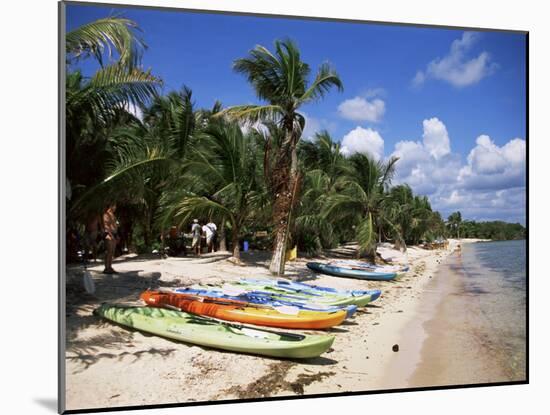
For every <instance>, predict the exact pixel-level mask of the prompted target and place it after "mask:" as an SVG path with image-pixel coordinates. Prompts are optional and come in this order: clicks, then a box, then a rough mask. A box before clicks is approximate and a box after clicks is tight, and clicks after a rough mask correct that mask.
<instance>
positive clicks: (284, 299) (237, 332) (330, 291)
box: [94, 263, 393, 359]
mask: <svg viewBox="0 0 550 415" xmlns="http://www.w3.org/2000/svg"><path fill="white" fill-rule="evenodd" d="M310 265H311V263H308V267H310V268H311V266H310ZM321 265H327V266H334V267H338V265H342V268H344V269H346V270H348V271H350V270H352V271H365V270H366V269H368V270H369V271H368V272H374V271H370V268H367V267H365V265H364V263H357V264H349V263H346V264H321ZM361 267H363V268H364V269H363V270H362V269H361ZM312 269H313V268H312ZM377 271H378V273H380V272H381V270H377ZM391 271H393V270H391ZM327 273H328V272H327ZM386 273H390V272H389V271H388V272H386ZM329 275H334V274H329ZM380 294H381V291H380V290H338V289H334V288H330V287H323V286H318V285H312V284H306V283H300V282H293V281H288V280H271V279H241V280H239V281H236V282H231V283H226V284H224V285H207V284H197V285H194V286H191V287H183V288H170V289H161V290H147V291H144V292H143V293H142V294H141V295H140V299H141V300H142V301H143V302H144V303H145V304H146V306H128V305H121V304H102V305H101V306H100V307H98V308H97V309H96V310H95V311H94V313H95V314H96V315H98V316H101V317H103V318H105V319H108V320H110V321H112V322H115V323H118V324H121V325H123V326H126V327H130V328H134V329H137V330H140V331H143V332H147V333H151V334H154V335H158V336H162V337H166V338H169V339H172V340H177V341H182V342H185V343H190V344H196V345H199V346H204V347H210V348H216V349H222V350H228V351H233V352H240V353H249V354H256V355H263V356H272V357H280V358H291V359H297V358H313V357H317V356H320V355H321V354H323V353H325V352H326V351H328V349H329V348H330V347H331V346H332V344H333V342H334V336H333V335H331V334H304V333H297V332H292V331H287V330H294V329H300V330H324V329H330V328H331V327H335V326H337V325H339V324H342V323H343V322H344V321H345V320H347V319H350V318H353V316H354V314H355V312H356V311H357V309H358V307H364V306H365V305H367V304H368V303H370V302H372V301H375V300H376V299H377V298H378V297H379V296H380Z"/></svg>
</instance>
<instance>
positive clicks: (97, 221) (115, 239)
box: [83, 203, 218, 274]
mask: <svg viewBox="0 0 550 415" xmlns="http://www.w3.org/2000/svg"><path fill="white" fill-rule="evenodd" d="M115 213H116V204H114V203H113V204H110V205H109V206H108V207H107V209H106V210H105V211H104V212H103V213H102V214H100V215H92V216H91V217H90V219H89V220H88V222H87V223H86V228H85V234H84V240H83V248H84V252H85V256H86V258H87V256H88V253H91V256H92V258H93V259H94V260H95V259H96V257H97V250H98V246H99V243H100V242H101V241H103V243H104V247H105V269H104V270H103V273H104V274H117V271H115V270H114V269H113V259H114V257H115V251H116V247H117V244H118V243H119V242H120V235H119V222H118V220H117V218H116V215H115ZM217 231H218V228H217V227H216V224H215V223H214V222H212V221H209V222H208V223H206V224H205V225H201V224H200V223H199V220H198V219H193V224H192V225H191V235H192V238H193V240H192V244H191V247H192V249H193V251H194V252H195V254H196V255H197V256H200V255H201V251H202V249H201V248H202V247H201V245H202V237H203V236H204V238H205V241H206V247H207V252H215V251H216V242H217V241H216V239H217V238H216V237H217ZM170 236H172V235H170Z"/></svg>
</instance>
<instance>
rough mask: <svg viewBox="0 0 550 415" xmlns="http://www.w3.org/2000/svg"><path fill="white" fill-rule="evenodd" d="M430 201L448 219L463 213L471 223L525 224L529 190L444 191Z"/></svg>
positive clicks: (515, 188) (517, 188)
mask: <svg viewBox="0 0 550 415" xmlns="http://www.w3.org/2000/svg"><path fill="white" fill-rule="evenodd" d="M430 200H431V202H432V207H433V208H434V209H436V210H438V211H440V212H441V214H442V215H443V217H444V218H446V217H448V216H449V215H450V214H451V213H452V212H455V211H457V210H460V212H461V213H462V216H463V217H464V218H467V219H470V220H476V221H487V220H505V221H507V222H519V223H525V203H526V193H525V187H514V188H510V189H503V190H496V191H495V190H466V189H454V190H450V189H446V188H441V189H440V191H439V192H438V193H437V194H435V195H432V196H431V197H430Z"/></svg>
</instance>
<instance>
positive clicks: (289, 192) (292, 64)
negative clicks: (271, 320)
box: [221, 40, 343, 275]
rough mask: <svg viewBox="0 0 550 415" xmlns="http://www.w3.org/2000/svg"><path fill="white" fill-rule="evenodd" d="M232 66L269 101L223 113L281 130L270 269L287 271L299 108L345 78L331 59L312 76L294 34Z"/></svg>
mask: <svg viewBox="0 0 550 415" xmlns="http://www.w3.org/2000/svg"><path fill="white" fill-rule="evenodd" d="M233 67H234V69H235V71H237V72H238V73H241V74H244V75H245V76H246V78H247V80H248V81H249V82H250V83H251V84H252V86H253V87H254V90H255V92H256V95H257V96H258V98H259V99H260V100H262V101H266V102H267V104H265V105H240V106H235V107H230V108H227V109H225V110H224V111H222V112H221V114H223V115H227V116H229V117H232V118H236V119H240V120H241V121H245V122H248V123H250V124H254V123H257V122H261V121H268V122H273V123H276V125H277V126H278V128H279V129H281V130H282V132H283V134H282V135H283V139H282V142H281V143H280V145H277V146H275V147H276V148H277V152H276V154H275V155H274V158H275V163H274V167H275V168H274V170H273V173H274V174H273V175H272V177H271V186H270V188H271V189H272V197H273V216H272V222H273V226H274V233H275V235H274V236H275V238H274V248H273V256H272V259H271V264H270V266H269V269H270V271H271V272H272V273H274V274H277V275H281V274H283V273H284V266H285V262H284V261H285V248H286V243H287V237H288V232H289V224H290V213H291V210H292V207H293V203H294V200H295V193H296V189H297V184H298V180H299V176H298V156H297V151H296V147H297V144H298V141H299V140H300V137H301V135H302V131H303V129H304V126H305V118H304V117H303V115H301V114H300V113H299V112H298V110H299V108H300V107H301V106H303V105H304V104H307V103H310V102H312V101H315V100H319V99H321V98H322V97H323V96H324V95H325V94H326V93H327V92H328V91H329V90H330V89H331V88H332V87H336V88H338V89H339V90H342V89H343V87H342V82H341V80H340V78H339V77H338V74H337V73H336V72H335V71H334V70H333V69H332V68H331V66H330V64H328V63H324V64H322V65H321V66H320V67H319V70H318V72H317V75H316V76H315V77H314V78H313V80H312V81H311V82H310V81H309V79H308V78H309V75H310V72H311V69H310V67H309V65H308V64H307V63H305V62H303V61H302V60H301V56H300V51H299V49H298V47H297V46H296V45H295V44H294V43H293V42H292V41H290V40H284V41H279V40H277V41H275V51H274V52H271V51H270V50H268V49H267V48H265V47H264V46H260V45H258V46H256V47H255V48H254V49H252V50H251V51H250V52H249V56H248V57H246V58H241V59H238V60H236V61H235V63H234V66H233ZM267 148H268V149H269V148H272V147H269V146H268V147H267Z"/></svg>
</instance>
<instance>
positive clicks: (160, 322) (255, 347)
mask: <svg viewBox="0 0 550 415" xmlns="http://www.w3.org/2000/svg"><path fill="white" fill-rule="evenodd" d="M94 314H96V315H98V316H101V317H103V318H105V319H107V320H111V321H113V322H115V323H118V324H121V325H124V326H128V327H132V328H135V329H137V330H141V331H144V332H147V333H151V334H155V335H158V336H162V337H167V338H169V339H172V340H178V341H182V342H186V343H192V344H197V345H199V346H205V347H211V348H215V349H223V350H230V351H233V352H239V353H250V354H256V355H263V356H272V357H283V358H290V359H305V358H311V357H317V356H320V355H321V354H322V353H324V352H326V351H327V350H328V349H329V348H330V346H331V345H332V343H333V342H334V336H330V335H304V334H298V333H296V334H295V333H284V332H277V331H273V330H264V329H261V328H253V327H246V326H242V325H239V324H233V323H222V322H218V321H216V320H212V319H208V318H203V317H199V316H195V315H193V314H188V313H184V312H181V311H175V310H169V309H164V308H153V307H129V306H121V305H113V304H103V305H101V306H100V307H98V308H97V309H96V310H95V311H94Z"/></svg>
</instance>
